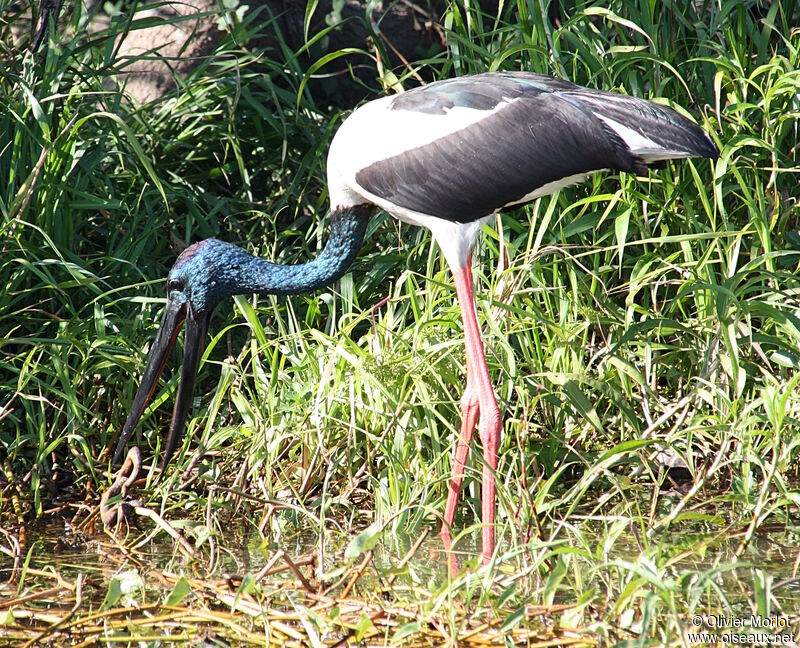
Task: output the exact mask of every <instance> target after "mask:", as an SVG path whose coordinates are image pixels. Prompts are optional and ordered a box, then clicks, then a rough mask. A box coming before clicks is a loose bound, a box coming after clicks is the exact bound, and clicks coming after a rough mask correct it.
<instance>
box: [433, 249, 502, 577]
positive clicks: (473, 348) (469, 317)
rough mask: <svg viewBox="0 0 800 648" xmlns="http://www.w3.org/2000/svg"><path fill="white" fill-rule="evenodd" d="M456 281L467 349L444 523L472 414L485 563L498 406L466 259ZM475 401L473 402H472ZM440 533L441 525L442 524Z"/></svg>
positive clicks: (451, 508)
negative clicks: (479, 451) (478, 450)
mask: <svg viewBox="0 0 800 648" xmlns="http://www.w3.org/2000/svg"><path fill="white" fill-rule="evenodd" d="M453 277H454V279H455V283H456V295H458V304H459V306H460V307H461V317H462V319H463V322H464V344H465V347H466V351H467V387H466V390H465V391H464V396H463V397H462V399H461V406H462V416H463V420H462V423H461V436H460V437H459V440H458V444H457V446H456V459H455V463H454V465H453V475H452V478H451V481H450V490H449V492H448V493H447V505H446V507H445V525H451V524H452V522H453V517H454V516H455V507H456V504H457V502H458V495H459V490H460V487H461V479H462V478H463V474H464V462H465V461H466V457H467V450H468V449H469V443H470V441H471V440H472V430H473V429H474V427H475V417H476V415H477V416H479V417H480V419H479V424H478V434H479V435H480V437H481V442H482V443H483V477H482V481H481V519H482V522H483V537H482V540H483V562H484V564H487V563H488V562H489V561H490V559H491V557H492V554H493V553H494V513H495V497H496V490H497V489H496V485H495V470H496V469H497V449H498V447H499V445H500V426H501V424H502V421H501V418H500V409H499V408H498V407H497V400H496V399H495V396H494V390H493V389H492V382H491V380H490V378H489V369H488V367H487V366H486V357H485V356H484V354H483V342H482V341H481V331H480V326H479V325H478V317H477V314H476V312H475V297H474V295H473V292H472V270H471V268H470V263H469V258H467V260H466V263H465V264H464V265H463V266H462V267H460V268H455V269H453ZM476 401H477V402H476ZM442 533H443V534H444V527H442Z"/></svg>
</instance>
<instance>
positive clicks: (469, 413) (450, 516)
mask: <svg viewBox="0 0 800 648" xmlns="http://www.w3.org/2000/svg"><path fill="white" fill-rule="evenodd" d="M477 420H478V392H477V391H476V390H475V389H474V388H473V386H472V372H471V371H470V368H469V363H467V386H466V388H465V389H464V395H463V396H462V397H461V433H460V434H459V436H458V442H457V443H456V454H455V458H454V459H453V470H452V472H451V473H450V486H449V488H448V490H447V504H446V505H445V507H444V523H443V524H442V535H443V536H444V535H446V536H447V539H448V540H449V538H450V529H451V528H452V526H453V520H454V519H455V517H456V507H457V506H458V498H459V495H460V494H461V482H462V481H463V480H464V466H465V464H466V463H467V455H468V454H469V444H470V443H471V442H472V433H473V432H474V430H475V423H476V422H477Z"/></svg>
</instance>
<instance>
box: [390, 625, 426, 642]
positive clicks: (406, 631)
mask: <svg viewBox="0 0 800 648" xmlns="http://www.w3.org/2000/svg"><path fill="white" fill-rule="evenodd" d="M419 631H420V624H419V622H418V621H412V622H411V623H406V624H405V625H402V626H400V627H399V628H398V629H397V632H395V633H394V637H392V643H393V644H396V643H399V642H400V641H401V640H403V639H405V638H406V637H410V636H411V635H414V634H417V633H418V632H419Z"/></svg>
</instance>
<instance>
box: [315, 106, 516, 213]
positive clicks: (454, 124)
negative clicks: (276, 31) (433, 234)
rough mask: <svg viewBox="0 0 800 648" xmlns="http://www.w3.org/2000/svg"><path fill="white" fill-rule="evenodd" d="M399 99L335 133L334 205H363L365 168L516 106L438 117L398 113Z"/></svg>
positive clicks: (365, 111) (331, 163) (331, 157)
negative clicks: (359, 178) (361, 176)
mask: <svg viewBox="0 0 800 648" xmlns="http://www.w3.org/2000/svg"><path fill="white" fill-rule="evenodd" d="M394 98H395V97H394V96H391V97H383V98H381V99H377V100H375V101H370V102H369V103H367V104H364V105H363V106H361V107H360V108H359V109H358V110H356V111H355V112H354V113H353V114H352V115H350V116H349V117H348V118H347V119H346V120H345V121H344V123H343V124H342V125H341V126H340V127H339V130H338V131H337V132H336V135H335V136H334V138H333V142H331V148H330V151H329V152H328V189H329V192H330V199H331V206H333V207H336V206H338V205H344V204H348V203H349V204H354V201H355V202H359V201H358V196H364V197H366V195H365V192H363V191H362V189H361V187H359V186H358V184H357V183H356V173H358V172H359V171H360V170H361V169H364V168H366V167H368V166H370V165H371V164H374V163H375V162H379V161H381V160H385V159H387V158H390V157H394V156H395V155H400V154H401V153H404V152H406V151H409V150H411V149H414V148H418V147H420V146H424V145H425V144H430V143H431V142H434V141H436V140H438V139H442V138H443V137H447V136H448V135H452V134H453V133H457V132H458V131H460V130H463V129H465V128H467V127H468V126H471V125H473V124H476V123H478V122H479V121H481V120H483V119H486V118H487V117H490V116H491V115H494V114H495V113H497V112H499V111H501V110H503V108H505V107H507V106H509V105H511V104H512V103H513V102H515V101H517V99H507V100H503V101H501V102H500V103H498V104H497V105H496V106H495V107H494V108H492V109H491V110H478V109H476V108H466V107H464V106H454V107H452V108H448V109H446V110H445V112H444V113H443V114H434V113H421V112H414V111H412V110H393V109H391V107H390V104H391V102H392V100H393V99H394ZM362 202H363V201H362Z"/></svg>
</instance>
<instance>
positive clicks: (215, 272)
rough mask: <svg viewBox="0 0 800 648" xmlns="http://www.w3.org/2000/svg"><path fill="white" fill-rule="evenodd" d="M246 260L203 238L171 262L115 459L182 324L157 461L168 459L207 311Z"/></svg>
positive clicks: (188, 398)
mask: <svg viewBox="0 0 800 648" xmlns="http://www.w3.org/2000/svg"><path fill="white" fill-rule="evenodd" d="M247 259H252V256H251V255H250V254H249V253H247V252H246V251H244V250H242V249H241V248H238V247H236V246H235V245H231V244H229V243H224V242H223V241H218V240H216V239H206V240H205V241H200V242H199V243H195V244H194V245H191V246H189V247H188V248H186V249H185V250H184V251H183V252H182V253H181V255H180V256H179V257H178V259H177V260H176V261H175V265H173V266H172V269H171V270H170V272H169V275H168V276H167V305H166V307H165V309H164V316H163V318H162V320H161V326H160V327H159V329H158V333H157V334H156V339H155V342H154V343H153V346H152V348H151V349H150V356H149V358H148V360H147V367H146V368H145V370H144V374H143V375H142V382H141V384H140V385H139V390H138V391H137V392H136V396H135V397H134V399H133V406H132V407H131V411H130V413H129V414H128V418H127V420H126V421H125V426H124V427H123V429H122V434H121V435H120V438H119V441H118V443H117V447H116V450H115V451H114V461H115V462H119V461H120V460H121V459H122V452H123V451H124V449H125V446H126V445H127V443H128V440H129V439H130V436H131V434H132V433H133V430H134V429H135V428H136V424H137V423H138V422H139V418H140V417H141V415H142V413H143V412H144V410H145V407H146V406H147V403H148V401H149V400H150V397H151V396H152V395H153V392H154V391H155V388H156V385H157V383H158V377H159V376H160V375H161V372H162V370H163V369H164V365H165V364H166V362H167V359H168V358H169V354H170V351H171V350H172V347H173V346H174V345H175V339H176V338H177V337H178V332H179V331H180V329H181V326H183V325H184V324H185V325H186V335H185V339H184V345H183V354H184V355H183V364H182V366H181V378H180V383H179V385H178V393H177V395H176V397H175V408H174V409H173V411H172V423H171V425H170V430H169V436H168V437H167V445H166V447H165V448H164V455H163V458H162V460H161V467H162V469H163V468H164V467H165V466H166V465H167V463H168V462H169V460H170V458H171V457H172V455H173V453H174V452H175V448H176V447H177V445H178V442H179V441H180V438H181V436H182V433H183V428H184V423H185V421H186V417H187V414H188V413H189V407H190V405H191V402H192V393H193V390H194V381H195V377H196V375H197V368H198V366H199V364H200V357H201V356H202V355H203V348H204V346H205V338H206V332H207V330H208V322H209V320H210V319H211V313H212V311H213V310H214V307H215V306H216V305H217V304H218V303H219V302H220V301H221V300H222V299H224V298H225V297H229V296H231V295H233V294H236V292H237V286H239V285H240V281H239V276H238V275H239V274H240V273H239V270H240V268H241V267H242V266H243V264H244V263H245V262H246V261H247Z"/></svg>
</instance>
